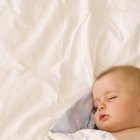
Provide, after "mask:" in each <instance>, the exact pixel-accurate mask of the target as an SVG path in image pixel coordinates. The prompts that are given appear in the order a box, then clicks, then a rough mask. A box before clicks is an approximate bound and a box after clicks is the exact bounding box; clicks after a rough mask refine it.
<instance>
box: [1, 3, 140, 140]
mask: <svg viewBox="0 0 140 140" xmlns="http://www.w3.org/2000/svg"><path fill="white" fill-rule="evenodd" d="M139 7H140V1H139V0H133V1H132V0H123V1H122V0H37V1H34V0H1V3H0V17H1V18H0V119H1V121H0V140H45V139H46V138H47V136H48V130H49V129H50V128H51V126H52V125H53V124H55V123H56V122H58V121H59V119H60V118H61V117H62V116H63V114H64V113H65V112H66V111H67V110H68V108H69V107H71V105H72V104H74V103H75V102H77V101H78V100H79V99H80V98H81V97H84V95H85V94H86V93H89V92H90V91H91V88H92V85H93V82H94V79H95V76H96V75H97V74H99V73H100V72H102V71H103V70H104V69H106V68H108V67H110V66H112V65H122V64H131V65H135V66H137V67H140V43H139V39H140V14H139V13H140V8H139ZM70 120H71V118H70ZM78 129H79V126H78V127H77V129H76V132H78V131H80V130H78ZM86 132H87V131H86ZM72 133H75V132H72ZM82 133H83V132H82Z"/></svg>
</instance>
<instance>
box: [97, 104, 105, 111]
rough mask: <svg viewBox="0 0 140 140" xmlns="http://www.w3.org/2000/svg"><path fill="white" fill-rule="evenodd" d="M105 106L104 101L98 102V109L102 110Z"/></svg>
mask: <svg viewBox="0 0 140 140" xmlns="http://www.w3.org/2000/svg"><path fill="white" fill-rule="evenodd" d="M105 108H106V104H105V103H100V105H99V106H98V110H99V111H102V110H104V109H105Z"/></svg>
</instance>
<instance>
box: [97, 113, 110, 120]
mask: <svg viewBox="0 0 140 140" xmlns="http://www.w3.org/2000/svg"><path fill="white" fill-rule="evenodd" d="M108 117H109V115H107V114H101V115H99V120H100V121H106V120H107V119H108Z"/></svg>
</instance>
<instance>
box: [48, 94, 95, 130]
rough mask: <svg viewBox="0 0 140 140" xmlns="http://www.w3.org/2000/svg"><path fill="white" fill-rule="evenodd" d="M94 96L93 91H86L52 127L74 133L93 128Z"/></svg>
mask: <svg viewBox="0 0 140 140" xmlns="http://www.w3.org/2000/svg"><path fill="white" fill-rule="evenodd" d="M92 112H93V97H92V92H89V93H86V94H85V95H84V96H82V97H80V98H79V99H78V100H77V101H76V102H74V103H73V104H72V105H71V106H70V107H69V108H68V110H67V111H66V112H65V113H64V115H63V116H62V117H61V118H60V119H59V120H58V122H56V124H55V125H54V126H53V127H52V128H51V129H50V131H51V132H57V133H74V132H76V131H78V130H81V129H93V128H94V127H95V123H94V122H93V113H92Z"/></svg>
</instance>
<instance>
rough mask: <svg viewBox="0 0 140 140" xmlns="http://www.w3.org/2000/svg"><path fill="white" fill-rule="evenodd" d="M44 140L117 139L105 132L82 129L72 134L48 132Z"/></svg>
mask: <svg viewBox="0 0 140 140" xmlns="http://www.w3.org/2000/svg"><path fill="white" fill-rule="evenodd" d="M46 140H117V138H115V137H114V136H113V135H112V134H111V133H108V132H106V131H101V130H92V129H83V130H79V131H77V132H75V133H73V134H68V133H67V134H66V133H51V132H49V137H48V138H46Z"/></svg>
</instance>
